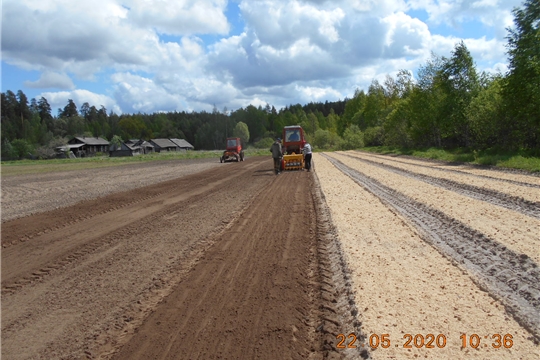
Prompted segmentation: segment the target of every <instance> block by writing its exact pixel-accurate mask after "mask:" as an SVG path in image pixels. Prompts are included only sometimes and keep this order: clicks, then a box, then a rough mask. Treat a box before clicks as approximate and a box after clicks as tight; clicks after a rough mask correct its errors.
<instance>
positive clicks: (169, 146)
mask: <svg viewBox="0 0 540 360" xmlns="http://www.w3.org/2000/svg"><path fill="white" fill-rule="evenodd" d="M148 142H149V143H150V144H152V145H153V146H154V150H155V151H156V152H162V151H177V150H178V146H177V145H176V144H175V143H173V142H172V141H171V140H169V139H150V140H148Z"/></svg>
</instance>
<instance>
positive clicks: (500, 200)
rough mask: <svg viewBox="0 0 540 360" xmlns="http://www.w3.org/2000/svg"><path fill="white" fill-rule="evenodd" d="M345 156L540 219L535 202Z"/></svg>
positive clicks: (537, 204) (537, 203)
mask: <svg viewBox="0 0 540 360" xmlns="http://www.w3.org/2000/svg"><path fill="white" fill-rule="evenodd" d="M344 155H345V156H347V157H349V158H352V159H355V160H357V161H360V162H364V163H367V164H371V165H373V166H377V167H379V168H381V169H385V170H388V171H391V172H393V173H395V174H399V175H403V176H407V177H409V178H411V179H415V180H420V181H423V182H425V183H427V184H430V185H434V186H437V187H440V188H442V189H446V190H450V191H453V192H456V193H458V194H461V195H465V196H468V197H470V198H472V199H476V200H481V201H485V202H488V203H490V204H493V205H497V206H500V207H503V208H505V209H509V210H513V211H517V212H520V213H522V214H524V215H527V216H530V217H533V218H536V219H540V203H539V202H534V201H528V200H525V199H523V198H521V197H518V196H512V195H509V194H504V193H501V192H499V191H495V190H491V189H485V188H482V187H479V186H474V185H469V184H464V183H460V182H457V181H453V180H448V179H443V178H438V177H434V176H429V175H424V174H418V173H415V172H412V171H408V170H405V169H401V168H398V167H395V166H392V165H388V164H383V163H380V162H377V161H372V160H368V159H360V158H358V157H356V156H351V155H348V154H344Z"/></svg>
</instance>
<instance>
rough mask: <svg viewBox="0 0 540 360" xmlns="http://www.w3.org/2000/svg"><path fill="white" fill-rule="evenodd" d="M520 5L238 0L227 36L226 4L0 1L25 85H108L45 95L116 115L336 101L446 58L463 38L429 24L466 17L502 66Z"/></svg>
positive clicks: (5, 34) (220, 0)
mask: <svg viewBox="0 0 540 360" xmlns="http://www.w3.org/2000/svg"><path fill="white" fill-rule="evenodd" d="M519 1H521V0H509V1H506V0H505V1H503V0H475V1H473V0H457V1H450V0H352V1H343V0H338V1H329V0H327V1H325V0H293V1H285V0H260V1H247V0H242V1H240V2H239V4H238V8H239V9H240V13H241V14H240V16H239V17H240V18H241V19H242V20H243V21H244V28H243V30H241V33H240V34H238V35H234V36H228V35H227V34H228V32H229V31H230V28H231V24H230V23H229V21H228V20H227V18H226V17H225V14H226V13H228V12H229V10H230V8H231V6H230V5H231V4H228V3H227V1H226V0H200V1H196V0H178V1H173V0H123V1H122V2H119V1H118V0H94V1H92V2H87V1H72V0H42V1H34V0H5V1H4V3H3V12H2V56H3V61H6V62H8V63H10V64H14V65H16V66H19V67H21V68H23V69H29V70H38V71H41V72H42V75H41V77H40V78H39V80H37V81H27V82H26V83H25V85H26V86H28V87H34V88H39V87H41V88H46V87H53V88H57V89H73V88H74V86H75V85H76V84H77V80H80V79H85V80H96V78H99V79H106V81H110V85H108V86H109V88H108V89H107V90H106V93H107V94H111V95H110V96H106V95H99V94H95V93H92V92H88V91H86V92H84V90H74V91H71V92H49V93H44V94H50V96H52V97H54V98H55V99H58V102H59V104H60V105H59V106H60V107H63V106H65V104H66V103H67V99H69V98H73V100H75V101H76V103H77V104H78V105H80V104H82V102H85V101H88V102H89V103H91V101H89V100H88V99H92V100H93V101H97V102H99V101H102V102H103V105H105V106H106V107H107V108H108V109H109V108H110V109H120V110H121V111H124V112H138V111H141V112H153V111H161V110H165V111H167V110H187V111H190V110H211V109H212V107H213V105H214V104H216V106H217V107H218V108H219V109H221V108H223V106H227V107H228V108H229V109H235V108H238V107H240V106H246V105H248V104H250V103H252V104H255V102H256V103H258V104H263V105H264V104H266V103H267V102H268V103H270V104H272V105H275V106H276V107H278V108H279V106H285V105H288V104H291V103H307V102H309V101H325V100H329V101H331V100H338V99H340V98H341V99H343V98H344V97H345V96H351V95H352V94H353V92H354V90H355V89H356V88H357V87H361V88H367V86H369V84H370V83H371V81H372V80H373V79H374V78H375V79H379V80H384V76H385V74H387V73H395V72H396V71H397V70H398V69H402V68H405V69H410V70H415V69H416V68H417V67H418V66H419V65H421V64H423V63H424V62H425V61H426V60H427V59H428V58H429V57H430V53H431V52H432V51H433V52H435V53H436V54H438V55H441V56H447V57H448V56H450V55H451V51H452V50H453V49H454V46H455V44H456V43H458V42H459V41H461V40H462V39H461V38H459V37H457V36H454V35H447V34H441V33H434V30H433V29H434V28H433V27H432V28H430V26H431V25H433V24H446V25H450V26H459V24H461V23H464V22H466V21H470V20H471V19H474V20H475V21H480V22H481V23H482V24H483V26H485V27H486V28H489V29H496V33H497V36H496V38H495V39H492V38H488V37H486V36H483V35H478V36H474V37H470V38H466V39H463V40H464V41H465V44H466V45H467V47H468V48H469V50H470V51H471V53H472V55H473V58H474V59H475V61H476V62H477V63H478V64H479V67H480V68H481V69H492V68H493V69H494V68H495V67H497V66H503V65H504V61H505V55H504V50H505V49H504V44H505V41H504V36H505V33H504V34H503V30H504V27H506V26H508V25H511V23H512V19H513V16H512V14H511V8H512V7H513V6H516V5H519ZM233 5H234V4H233ZM232 7H234V6H232ZM410 9H413V10H426V12H427V14H428V16H429V20H428V21H427V22H426V23H424V22H422V21H421V20H419V19H417V18H413V17H411V16H410V15H408V14H407V12H408V11H409V10H410ZM236 29H238V27H237V28H236ZM164 34H166V35H171V36H172V37H167V36H163V35H164ZM204 34H211V35H212V36H204ZM160 36H161V37H160ZM209 38H210V39H212V40H208V39H209ZM160 39H175V40H174V41H171V40H169V41H164V40H160ZM203 40H204V41H203ZM67 74H70V75H72V78H70V77H69V76H68V75H67ZM111 74H112V75H111ZM81 91H83V92H81ZM97 96H102V98H97ZM75 97H77V98H75ZM79 98H80V99H81V101H82V102H80V101H77V99H79ZM83 98H84V99H86V100H82V99H83ZM47 99H48V100H50V99H49V98H47ZM99 105H100V104H97V105H96V106H99ZM115 111H116V110H115Z"/></svg>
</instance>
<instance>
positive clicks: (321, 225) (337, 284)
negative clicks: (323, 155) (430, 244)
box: [312, 176, 371, 359]
mask: <svg viewBox="0 0 540 360" xmlns="http://www.w3.org/2000/svg"><path fill="white" fill-rule="evenodd" d="M314 178H315V186H314V187H313V195H312V196H313V202H314V204H315V209H316V213H317V245H318V250H317V253H318V266H319V287H320V295H319V296H320V298H321V299H322V300H323V303H322V304H321V308H320V315H319V318H320V324H319V325H318V326H317V332H319V333H321V336H322V339H321V343H322V349H321V350H322V351H323V352H324V356H325V358H332V356H333V357H341V358H344V359H358V358H362V359H370V358H371V356H370V353H369V352H368V350H366V349H361V348H360V347H357V348H356V349H349V348H347V349H336V343H337V340H336V339H337V335H338V334H340V333H343V332H344V331H343V329H354V333H355V334H356V336H357V339H358V343H366V342H367V341H366V340H367V336H366V334H365V333H364V331H363V330H362V328H361V326H362V323H361V322H360V321H359V320H358V318H357V315H358V308H357V306H356V303H355V300H354V299H355V298H354V291H353V286H352V276H351V273H350V270H349V268H348V266H347V260H346V259H345V254H344V251H343V249H342V247H341V243H340V241H339V238H338V233H337V230H336V228H335V227H334V225H333V222H332V214H331V213H330V209H329V208H328V205H327V204H326V198H325V196H324V192H323V191H322V188H321V185H320V183H319V179H318V177H317V176H314ZM330 354H331V355H332V356H331V355H330Z"/></svg>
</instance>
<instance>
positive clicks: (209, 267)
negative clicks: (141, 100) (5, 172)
mask: <svg viewBox="0 0 540 360" xmlns="http://www.w3.org/2000/svg"><path fill="white" fill-rule="evenodd" d="M314 164H315V170H316V171H315V172H305V171H304V172H289V173H284V174H281V175H278V176H275V175H274V174H273V173H272V160H271V159H270V158H267V157H254V158H250V159H247V160H246V161H244V162H240V163H228V164H219V162H218V161H217V159H210V160H197V161H194V160H191V161H189V160H185V161H168V162H165V163H145V164H130V165H125V166H121V167H115V168H104V169H99V170H91V171H86V170H85V171H71V172H65V173H49V174H42V175H24V176H23V175H20V176H10V177H5V178H3V179H2V234H1V243H2V264H1V267H2V356H3V357H4V358H6V359H51V358H62V359H72V358H73V359H75V358H90V359H94V358H95V359H111V358H114V359H133V358H140V359H147V358H161V359H191V358H194V359H195V358H200V359H212V358H214V359H218V358H222V359H255V358H260V359H306V358H309V359H323V358H324V359H326V358H328V359H334V358H350V359H358V358H364V359H367V358H373V359H401V358H418V357H422V358H437V359H456V358H464V359H465V358H475V359H476V358H477V359H487V358H498V359H537V358H538V357H539V355H540V354H539V347H538V340H539V339H540V330H539V328H538V324H539V323H540V288H539V285H538V284H540V273H539V268H538V263H539V261H540V253H539V251H538V249H539V248H540V238H539V236H538V234H539V233H540V219H539V218H538V214H539V209H538V201H539V198H538V186H539V184H538V180H537V179H538V178H537V177H534V176H527V175H526V174H513V173H501V172H498V171H490V170H482V169H480V170H477V169H470V168H465V167H463V168H462V167H451V168H450V167H445V166H444V164H440V163H434V162H429V161H422V160H414V159H408V158H396V157H390V156H381V155H371V154H365V153H360V152H344V153H330V154H315V155H314ZM351 334H353V335H354V337H355V338H357V341H356V342H355V344H354V345H356V347H352V346H351V347H350V348H344V349H342V348H340V347H339V346H338V343H339V340H340V339H345V341H344V342H343V343H342V344H345V345H352V344H351V339H353V337H351V336H349V335H351ZM383 334H388V338H389V339H390V340H391V346H390V347H382V346H380V344H379V345H378V346H373V347H370V346H369V341H370V339H371V340H372V341H373V340H374V339H375V338H374V337H373V335H376V336H377V337H379V339H381V336H382V335H383ZM406 334H412V336H415V335H422V336H423V337H426V336H427V335H428V334H435V335H438V334H444V335H445V337H446V339H447V344H446V345H445V346H444V347H437V346H435V348H427V347H426V346H424V345H422V346H417V345H418V343H417V344H416V345H415V344H414V343H413V346H412V347H411V348H407V347H405V346H404V343H405V341H406ZM463 334H466V335H467V336H469V337H470V336H471V335H472V334H478V335H479V336H480V337H481V341H482V343H481V345H480V346H479V347H477V348H473V347H471V346H470V344H469V343H468V344H467V346H466V347H465V348H463V347H462V346H461V345H462V341H461V338H460V336H461V335H463ZM493 334H501V335H503V336H504V335H506V334H510V335H512V339H513V343H512V346H511V347H505V346H501V347H499V348H495V347H493V346H492V343H493V342H494V340H493V339H492V338H491V336H492V335H493ZM506 345H508V343H506Z"/></svg>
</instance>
